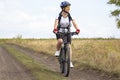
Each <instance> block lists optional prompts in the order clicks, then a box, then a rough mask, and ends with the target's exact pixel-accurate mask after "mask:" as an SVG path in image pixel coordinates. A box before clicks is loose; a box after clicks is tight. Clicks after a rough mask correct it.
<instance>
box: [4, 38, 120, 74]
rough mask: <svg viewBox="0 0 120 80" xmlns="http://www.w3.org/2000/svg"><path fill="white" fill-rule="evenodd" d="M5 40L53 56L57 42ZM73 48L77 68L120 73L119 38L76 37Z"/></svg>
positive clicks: (51, 40) (48, 40)
mask: <svg viewBox="0 0 120 80" xmlns="http://www.w3.org/2000/svg"><path fill="white" fill-rule="evenodd" d="M3 41H4V42H7V43H14V44H17V45H20V46H23V47H26V48H30V49H32V50H35V51H37V52H39V53H41V52H42V53H45V54H50V55H53V56H54V52H55V50H56V42H57V41H56V40H55V39H8V40H3ZM72 50H73V63H74V65H75V68H92V69H96V70H101V71H105V72H109V73H114V74H120V40H119V39H118V40H117V39H85V40H84V39H74V40H73V41H72Z"/></svg>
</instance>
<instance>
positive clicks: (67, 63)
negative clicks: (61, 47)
mask: <svg viewBox="0 0 120 80" xmlns="http://www.w3.org/2000/svg"><path fill="white" fill-rule="evenodd" d="M64 59H65V61H64V73H63V74H64V76H65V77H68V75H69V72H70V47H69V45H66V48H65V55H64Z"/></svg>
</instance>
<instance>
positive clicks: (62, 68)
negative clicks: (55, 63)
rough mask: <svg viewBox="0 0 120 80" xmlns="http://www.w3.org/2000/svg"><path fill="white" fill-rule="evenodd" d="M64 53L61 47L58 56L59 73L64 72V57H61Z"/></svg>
mask: <svg viewBox="0 0 120 80" xmlns="http://www.w3.org/2000/svg"><path fill="white" fill-rule="evenodd" d="M64 53H65V51H64V49H63V48H61V50H60V56H59V63H60V72H61V73H64V59H63V58H64Z"/></svg>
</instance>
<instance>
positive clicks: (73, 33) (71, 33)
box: [55, 32, 78, 36]
mask: <svg viewBox="0 0 120 80" xmlns="http://www.w3.org/2000/svg"><path fill="white" fill-rule="evenodd" d="M55 34H60V35H63V34H64V35H66V34H70V35H71V36H73V35H78V33H77V32H66V33H62V32H57V33H55Z"/></svg>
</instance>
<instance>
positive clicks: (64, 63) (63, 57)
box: [56, 32, 78, 77]
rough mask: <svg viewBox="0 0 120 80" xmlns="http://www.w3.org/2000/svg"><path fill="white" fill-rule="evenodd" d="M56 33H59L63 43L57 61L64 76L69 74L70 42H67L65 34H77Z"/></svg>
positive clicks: (71, 34) (75, 33)
mask: <svg viewBox="0 0 120 80" xmlns="http://www.w3.org/2000/svg"><path fill="white" fill-rule="evenodd" d="M56 34H60V36H61V37H62V39H63V43H62V46H61V50H60V55H59V56H58V61H59V64H60V71H61V73H63V75H64V76H65V77H68V76H69V72H70V46H69V44H70V42H67V35H70V36H73V35H77V34H78V33H77V32H67V33H61V32H58V33H56Z"/></svg>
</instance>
